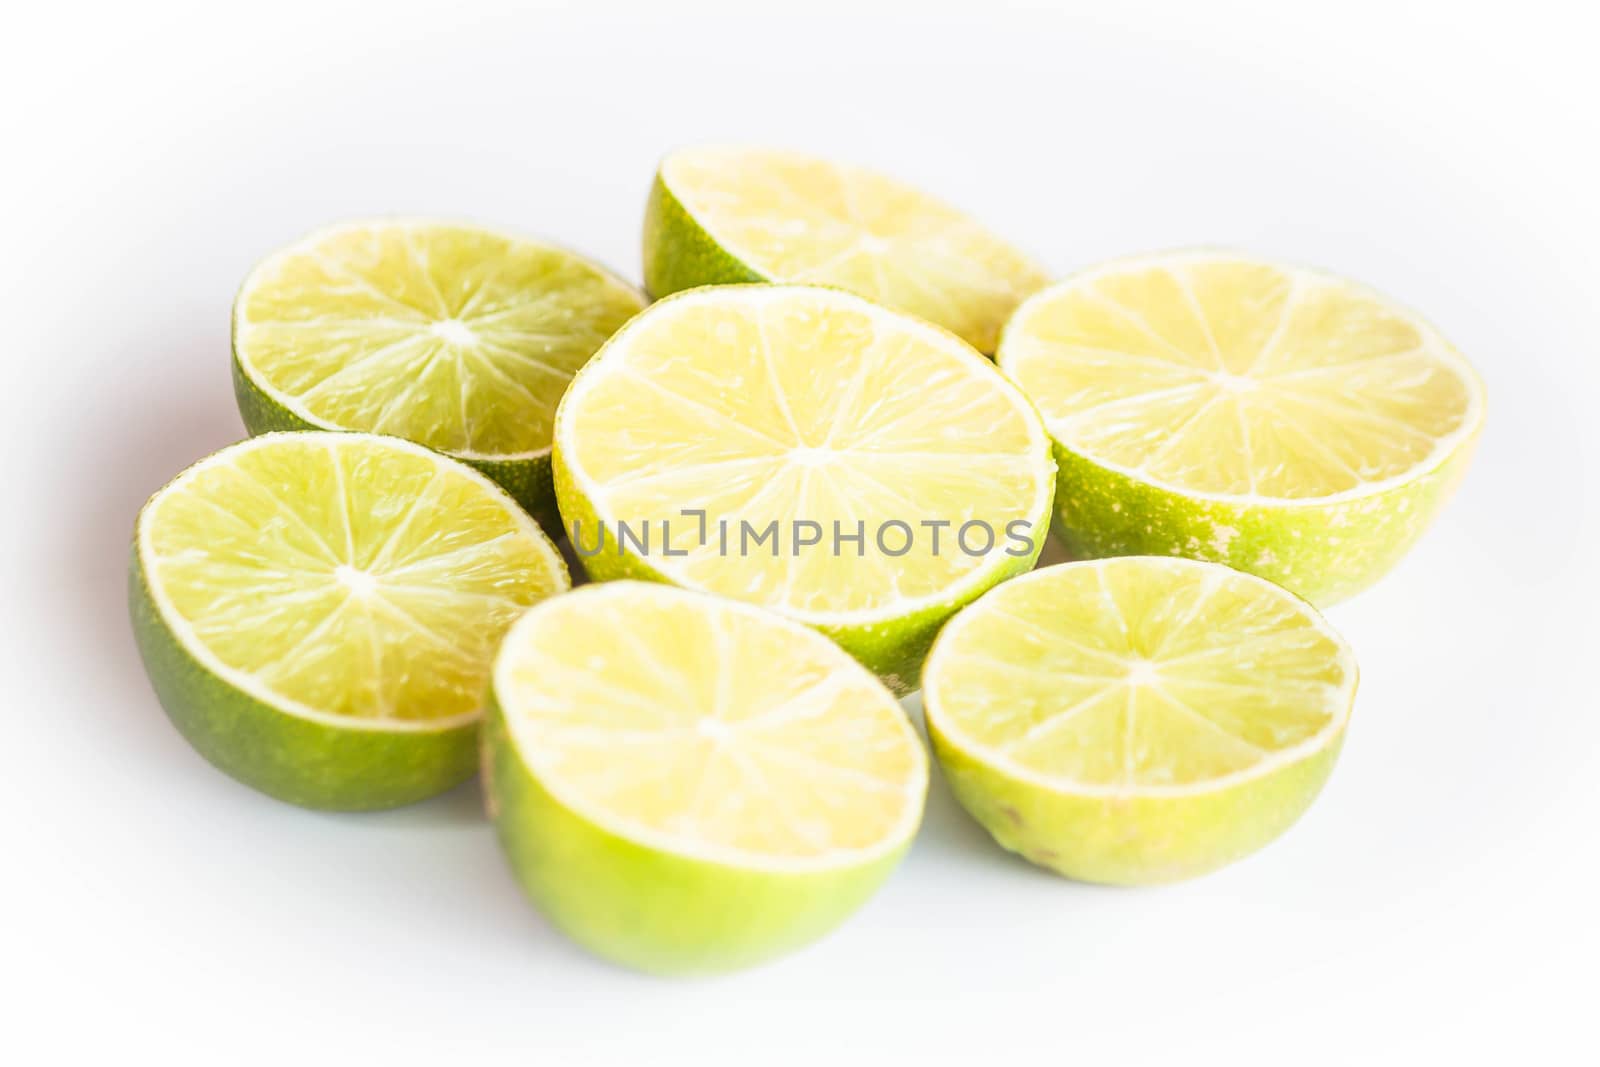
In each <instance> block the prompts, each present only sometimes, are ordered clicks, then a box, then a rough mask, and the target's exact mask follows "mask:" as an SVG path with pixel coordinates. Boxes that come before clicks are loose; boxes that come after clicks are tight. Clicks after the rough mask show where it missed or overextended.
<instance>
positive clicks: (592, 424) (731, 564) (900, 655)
mask: <svg viewBox="0 0 1600 1067" xmlns="http://www.w3.org/2000/svg"><path fill="white" fill-rule="evenodd" d="M1054 474H1055V472H1054V466H1053V464H1052V462H1051V459H1050V442H1049V438H1048V437H1047V436H1046V435H1045V432H1044V427H1043V426H1042V425H1041V424H1040V422H1039V417H1038V415H1037V414H1035V412H1034V410H1033V408H1032V406H1031V405H1030V404H1029V403H1028V401H1027V400H1026V398H1024V397H1023V396H1022V394H1021V393H1019V392H1018V391H1017V390H1016V388H1015V387H1014V386H1013V385H1012V384H1011V383H1009V382H1007V381H1006V380H1005V379H1004V378H1003V377H1002V376H1001V375H1000V374H999V373H998V372H997V371H996V370H995V368H994V365H993V364H992V363H990V362H989V361H988V360H986V359H984V358H983V357H982V356H980V355H978V353H977V352H975V351H974V350H973V349H972V348H971V347H970V346H968V345H966V344H965V343H963V342H962V341H961V340H960V339H958V338H956V337H954V336H953V335H951V334H948V333H946V332H944V331H943V330H940V329H938V328H936V327H933V326H930V325H928V324H926V323H924V322H922V321H921V320H919V319H915V318H912V317H910V316H908V315H902V314H900V313H899V312H895V311H891V310H889V309H887V308H883V307H879V306H878V305H876V304H872V303H869V302H868V301H866V300H863V299H861V298H860V297H856V296H852V295H850V294H848V293H844V292H840V291H838V290H835V289H819V288H812V287H807V286H774V285H739V286H723V287H712V288H706V289H697V290H694V291H692V292H687V293H682V294H679V295H677V296H673V297H669V298H667V299H665V300H662V301H660V302H659V303H656V304H654V305H652V306H651V307H650V308H649V310H647V311H645V312H644V313H643V314H641V315H640V316H638V317H637V318H636V319H634V320H633V321H632V322H631V323H630V324H629V325H628V326H626V327H624V328H623V329H622V330H621V331H619V332H618V333H617V335H616V336H615V337H613V338H612V339H611V341H610V342H609V343H608V344H607V345H606V346H605V348H604V349H602V350H601V352H600V354H599V355H598V356H596V357H595V358H594V360H593V361H592V362H590V364H589V365H588V366H587V367H585V368H584V369H583V371H582V372H581V373H580V374H579V375H578V377H577V379H576V381H574V383H573V386H572V389H571V390H570V391H569V392H568V394H567V396H566V399H564V400H563V401H562V404H561V409H560V411H559V412H557V414H556V453H555V479H556V492H557V495H558V497H559V499H560V502H561V511H562V516H563V518H564V519H565V520H566V523H567V527H568V529H567V532H568V534H569V535H570V536H572V538H573V541H574V544H575V546H576V547H577V550H578V552H579V553H580V555H583V556H585V557H586V558H585V559H584V566H585V568H586V569H587V570H588V571H589V573H590V574H591V575H593V576H594V577H596V578H601V579H607V578H618V577H637V578H649V579H655V580H659V581H667V582H671V583H673V584H676V585H681V586H684V587H686V588H691V589H701V590H705V591H707V592H712V593H719V594H721V595H723V596H729V597H734V598H737V599H740V600H745V601H748V602H750V603H754V604H759V605H761V606H763V607H768V608H771V609H773V610H775V611H779V612H781V613H783V614H785V615H787V616H789V617H791V618H794V619H798V620H799V621H801V622H805V623H808V624H810V625H812V626H816V627H818V628H820V629H822V630H823V631H824V632H826V633H828V634H829V635H831V636H833V637H834V638H836V639H837V640H838V641H839V642H840V643H841V644H842V645H844V647H845V648H846V649H848V650H849V651H850V652H852V653H854V654H855V655H856V656H857V657H858V658H859V659H860V660H861V661H862V662H863V663H865V664H867V665H868V666H869V667H871V668H872V669H873V670H874V671H875V672H877V673H878V674H879V675H880V676H882V677H883V678H884V679H885V680H886V681H887V682H888V683H889V684H890V685H891V687H892V688H895V689H896V690H905V689H909V688H913V687H914V686H915V685H916V679H917V673H918V671H919V670H920V667H921V662H922V657H923V655H924V654H925V653H926V651H927V647H928V643H929V642H930V641H931V640H932V638H933V634H934V631H936V630H937V629H938V627H939V625H940V624H941V623H943V622H944V620H945V619H947V618H949V616H950V615H951V614H952V613H953V612H954V611H955V610H956V609H957V608H958V607H960V605H962V604H964V603H966V602H968V601H970V600H972V599H973V598H974V597H976V596H978V595H979V594H980V593H982V592H983V591H984V590H985V589H987V588H989V587H990V586H991V585H994V584H995V583H996V582H998V581H1000V580H1001V579H1003V578H1005V577H1007V576H1009V575H1012V574H1017V573H1020V572H1022V571H1025V570H1027V569H1028V568H1029V567H1031V566H1032V565H1033V561H1034V560H1035V559H1036V558H1037V557H1038V553H1039V549H1040V548H1041V547H1042V546H1043V539H1044V533H1045V528H1046V526H1047V524H1048V516H1049V511H1050V496H1051V493H1052V492H1053V489H1054ZM625 531H626V532H625ZM630 534H631V535H632V536H631V537H630V536H629V535H630ZM641 535H642V537H641Z"/></svg>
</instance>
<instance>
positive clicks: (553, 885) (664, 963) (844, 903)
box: [483, 693, 910, 975]
mask: <svg viewBox="0 0 1600 1067" xmlns="http://www.w3.org/2000/svg"><path fill="white" fill-rule="evenodd" d="M483 745H484V755H483V768H484V775H483V783H484V792H485V797H486V802H487V806H488V809H489V814H490V817H491V818H492V819H493V820H494V825H495V831H496V834H497V835H498V837H499V840H500V844H501V846H502V847H503V848H504V850H505V853H506V856H507V857H508V859H509V860H510V863H511V867H512V870H513V871H514V873H515V874H516V877H517V880H518V881H519V882H520V883H521V885H522V888H523V890H524V892H526V894H527V896H528V897H529V899H530V900H532V901H533V903H534V905H535V906H536V907H537V908H538V909H539V910H540V912H541V913H543V914H544V916H545V917H546V918H547V919H549V921H550V922H551V924H552V925H554V926H555V927H556V928H557V929H558V930H560V931H561V932H562V933H564V934H565V935H567V936H568V937H570V938H571V939H572V940H573V941H575V942H577V943H578V944H579V945H581V946H583V947H584V948H585V949H587V950H588V951H590V952H592V953H594V954H595V955H597V956H599V957H601V958H603V959H606V960H610V961H611V962H613V963H618V964H621V965H623V966H625V967H631V968H634V969H636V970H640V971H645V972H648V973H652V974H661V975H681V974H708V973H719V972H724V971H730V970H735V969H738V968H742V967H749V966H752V965H754V964H757V963H761V962H763V961H766V960H769V959H772V958H774V957H776V956H780V955H783V954H785V953H787V952H791V951H793V950H795V949H797V948H800V947H801V946H803V945H806V944H809V943H811V942H813V941H816V940H817V939H819V938H821V937H822V936H824V935H825V934H827V933H829V932H830V931H832V930H833V929H834V928H835V927H837V926H838V925H839V924H840V923H842V922H843V921H844V920H845V919H846V918H847V917H848V916H849V915H850V914H851V913H852V912H854V911H855V910H856V909H857V908H859V907H860V906H861V905H862V904H863V903H865V902H866V900H867V898H868V897H870V896H872V894H873V893H874V892H875V891H876V890H877V889H878V887H879V886H880V885H882V884H883V882H884V880H885V879H887V878H888V876H889V874H890V872H892V871H893V870H894V868H895V866H896V865H897V864H898V863H899V862H900V859H901V857H902V856H903V855H904V854H905V852H906V849H907V848H909V847H910V841H909V840H907V841H906V842H905V843H904V844H902V845H901V846H899V847H898V848H897V849H894V850H892V851H890V852H887V853H885V854H884V855H882V856H878V857H874V858H872V859H871V860H868V861H867V862H864V863H860V864H856V865H853V866H849V867H838V868H833V869H822V870H814V871H793V870H789V871H785V870H759V869H753V868H742V867H733V866H729V865H727V864H723V863H717V862H713V861H709V860H703V859H695V858H691V857H688V856H683V855H676V854H673V853H670V852H665V851H663V850H661V849H656V848H651V847H648V846H646V845H642V844H639V843H638V842H635V841H631V840H629V839H627V838H625V837H622V836H620V835H618V834H615V833H612V832H611V831H608V830H606V829H604V828H602V827H600V826H597V825H595V824H594V823H593V822H591V821H588V820H586V819H584V818H582V817H581V816H579V815H578V814H576V813H575V812H573V811H572V810H571V809H570V808H569V807H567V806H566V805H564V804H562V803H561V802H560V801H559V800H557V799H556V798H555V797H554V796H553V795H551V793H550V792H549V791H548V790H547V789H546V788H545V787H544V786H543V785H541V784H540V782H539V781H538V780H537V779H536V778H535V777H534V776H533V775H532V774H531V773H530V772H529V770H528V767H527V765H526V764H525V763H524V762H523V759H522V757H521V755H520V754H519V753H518V751H517V748H516V743H515V742H514V741H513V740H512V739H511V737H510V733H509V731H508V730H507V728H506V723H505V718H504V715H503V713H502V712H501V710H500V705H499V702H498V699H497V698H496V696H495V695H494V694H493V693H491V694H490V698H489V707H488V711H487V714H486V716H485V719H484V730H483Z"/></svg>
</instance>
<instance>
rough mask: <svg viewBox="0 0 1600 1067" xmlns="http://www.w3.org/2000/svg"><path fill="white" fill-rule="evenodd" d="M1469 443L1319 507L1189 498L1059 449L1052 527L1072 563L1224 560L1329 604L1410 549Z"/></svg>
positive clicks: (1463, 465)
mask: <svg viewBox="0 0 1600 1067" xmlns="http://www.w3.org/2000/svg"><path fill="white" fill-rule="evenodd" d="M1474 444H1475V439H1473V440H1468V441H1465V442H1463V443H1462V444H1461V445H1460V446H1459V447H1457V448H1456V449H1455V450H1454V451H1453V452H1452V453H1451V454H1450V455H1449V456H1448V457H1447V458H1446V459H1445V460H1444V462H1442V463H1441V464H1440V465H1439V466H1437V467H1435V468H1434V469H1433V470H1431V471H1429V472H1427V473H1426V474H1424V475H1422V476H1421V477H1418V478H1416V479H1413V480H1411V481H1409V482H1406V483H1404V484H1401V485H1397V486H1394V487H1392V488H1390V489H1386V490H1383V491H1381V492H1377V493H1371V494H1366V495H1360V496H1352V497H1349V498H1345V499H1338V498H1335V499H1332V500H1330V501H1327V502H1317V503H1300V504H1296V503H1283V502H1273V501H1233V500H1227V499H1209V498H1206V497H1203V496H1190V495H1186V494H1183V493H1180V492H1177V491H1175V490H1172V489H1167V488H1164V487H1162V486H1158V485H1154V484H1152V483H1150V482H1146V481H1143V480H1141V479H1139V478H1136V477H1133V476H1130V475H1128V474H1125V473H1122V472H1120V471H1116V470H1112V469H1110V468H1108V467H1105V466H1103V465H1101V464H1099V463H1096V462H1095V461H1093V460H1091V459H1089V458H1087V457H1085V456H1082V455H1080V454H1078V453H1076V452H1073V451H1072V450H1071V449H1069V448H1067V447H1066V446H1064V445H1062V444H1061V443H1060V442H1059V441H1057V442H1056V443H1055V449H1054V451H1055V459H1056V494H1055V515H1054V528H1055V532H1056V536H1057V537H1058V538H1059V539H1060V540H1061V543H1062V546H1063V547H1064V548H1065V549H1066V551H1067V553H1068V555H1069V556H1071V557H1072V558H1073V559H1101V558H1104V557H1107V556H1181V557H1185V558H1189V559H1200V560H1208V561H1210V562H1213V563H1225V564H1227V565H1228V566H1230V567H1233V568H1234V569H1235V570H1241V571H1244V572H1246V573H1248V574H1254V575H1258V576H1259V577H1262V578H1265V579H1267V580H1268V581H1271V582H1274V583H1276V584H1278V585H1281V586H1283V587H1284V588H1285V589H1288V590H1289V591H1290V592H1292V593H1295V594H1297V595H1299V596H1300V597H1303V598H1304V599H1306V600H1309V601H1310V602H1311V603H1313V604H1315V605H1317V606H1319V607H1326V606H1328V605H1330V604H1334V603H1337V602H1338V601H1341V600H1344V599H1346V598H1348V597H1351V596H1354V595H1355V594H1356V593H1359V592H1361V591H1362V590H1363V589H1366V588H1367V587H1368V586H1370V585H1372V584H1373V583H1375V582H1376V581H1378V579H1380V578H1382V577H1383V576H1384V575H1385V574H1387V573H1388V572H1389V570H1390V569H1391V568H1392V567H1394V565H1395V564H1396V563H1398V562H1399V561H1400V559H1401V558H1402V557H1403V556H1405V554H1406V553H1407V552H1408V551H1410V549H1411V547H1412V546H1413V545H1414V544H1416V542H1417V540H1418V539H1419V538H1421V536H1422V535H1423V533H1424V532H1425V531H1426V530H1427V528H1428V524H1429V523H1430V522H1431V521H1432V519H1433V517H1434V515H1435V514H1437V513H1438V511H1439V509H1440V508H1441V507H1442V506H1443V505H1444V503H1445V501H1446V500H1447V499H1448V498H1449V496H1450V494H1451V493H1452V492H1454V490H1455V488H1456V487H1457V486H1458V485H1459V484H1460V483H1461V479H1462V478H1463V477H1464V476H1465V474H1466V471H1467V467H1468V465H1469V464H1470V462H1471V459H1472V453H1473V448H1474Z"/></svg>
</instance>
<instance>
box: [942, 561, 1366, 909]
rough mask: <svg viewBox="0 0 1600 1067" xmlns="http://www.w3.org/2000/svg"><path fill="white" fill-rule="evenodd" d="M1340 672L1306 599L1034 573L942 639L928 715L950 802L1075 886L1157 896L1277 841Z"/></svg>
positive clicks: (1337, 719) (1155, 564) (1246, 587)
mask: <svg viewBox="0 0 1600 1067" xmlns="http://www.w3.org/2000/svg"><path fill="white" fill-rule="evenodd" d="M1356 682H1357V671H1356V664H1355V659H1354V656H1353V655H1352V654H1351V652H1350V649H1349V648H1348V646H1347V645H1346V644H1345V643H1344V641H1343V640H1342V639H1341V638H1340V637H1339V635H1338V634H1337V633H1335V632H1334V630H1333V629H1332V628H1331V627H1330V626H1328V624H1327V623H1326V622H1325V621H1324V620H1323V619H1322V618H1321V617H1320V616H1318V615H1317V613H1316V612H1315V610H1314V609H1312V608H1311V607H1310V606H1309V605H1308V604H1306V603H1305V602H1304V601H1302V600H1300V599H1298V598H1297V597H1294V596H1292V595H1290V594H1289V593H1287V592H1285V591H1284V590H1282V589H1280V588H1278V587H1277V586H1274V585H1272V584H1271V583H1269V582H1266V581H1264V580H1262V579H1259V578H1255V577H1252V576H1250V575H1245V574H1242V573H1240V572H1238V571H1234V570H1231V569H1229V568H1227V567H1223V566H1220V565H1217V564H1211V563H1202V562H1196V561H1192V560H1184V559H1168V558H1158V557H1125V558H1121V559H1110V560H1100V561H1091V562H1084V563H1071V564H1062V565H1059V566H1054V567H1046V568H1044V569H1042V570H1039V571H1035V572H1034V573H1032V574H1029V575H1026V576H1024V577H1022V578H1018V579H1016V580H1014V581H1012V582H1008V583H1006V584H1005V585H1003V586H1001V587H999V588H997V589H995V590H992V591H991V592H990V593H988V594H987V595H985V596H984V597H983V598H982V599H981V600H979V601H978V603H976V604H974V605H973V606H972V607H971V608H969V609H968V610H967V611H965V612H963V613H962V614H961V615H960V616H958V617H957V618H956V619H955V620H954V621H953V622H952V623H951V624H950V625H949V626H948V627H946V629H945V630H944V632H943V633H942V634H941V635H940V637H939V640H938V642H937V644H936V645H935V647H934V651H933V653H932V655H931V656H930V657H929V660H928V670H927V674H926V678H925V687H926V691H925V694H924V706H925V709H926V713H927V721H928V730H929V734H930V736H932V737H933V740H934V746H935V751H936V752H937V753H938V754H939V757H940V760H941V762H942V763H943V764H944V766H945V768H946V770H947V772H948V776H949V778H950V781H951V785H952V787H953V788H954V789H955V792H956V795H957V797H958V798H959V799H960V800H961V802H962V804H963V805H964V806H965V807H966V808H967V809H968V810H969V811H970V812H972V814H973V815H974V816H975V817H976V818H977V819H978V820H979V821H980V822H982V823H983V824H984V826H985V827H987V828H988V829H989V831H990V832H991V833H992V834H993V835H994V836H995V837H996V839H997V840H998V841H999V842H1000V843H1001V844H1002V845H1004V846H1005V847H1006V848H1008V849H1011V850H1012V851H1015V852H1019V853H1021V854H1022V855H1024V856H1025V857H1027V858H1028V859H1030V860H1032V861H1033V862H1035V863H1038V864H1040V865H1042V866H1046V867H1050V868H1052V869H1054V870H1057V871H1059V872H1061V873H1063V874H1066V875H1069V876H1071V877H1074V878H1081V879H1085V880H1089V881H1100V882H1111V883H1126V884H1137V883H1143V882H1157V881H1170V880H1173V879H1178V878H1185V877H1190V876H1192V875H1195V874H1200V873H1204V872H1205V871H1208V870H1212V869H1215V868H1217V867H1220V866H1222V865H1224V864H1226V863H1229V862H1231V861H1233V860H1235V859H1238V858H1240V857H1241V856H1244V855H1246V854H1248V853H1249V852H1251V851H1254V850H1255V849H1256V848H1259V847H1260V846H1261V845H1263V844H1265V843H1266V842H1268V841H1270V840H1271V839H1272V838H1273V837H1276V836H1277V835H1278V834H1279V833H1281V832H1282V831H1283V830H1284V829H1285V828H1287V827H1288V826H1289V824H1290V823H1292V822H1293V821H1294V820H1295V819H1296V818H1298V816H1299V815H1300V813H1301V812H1302V811H1304V810H1305V808H1306V807H1307V806H1308V805H1309V804H1310V803H1311V801H1312V799H1313V798H1314V797H1315V795H1316V793H1317V791H1318V790H1319V789H1320V788H1321V785H1322V783H1323V781H1324V780H1325V779H1326V777H1327V775H1328V773H1329V771H1330V770H1331V769H1332V765H1333V760H1334V758H1335V756H1336V755H1337V752H1338V748H1339V745H1340V742H1341V741H1342V739H1343V737H1344V731H1345V725H1346V722H1347V720H1348V717H1349V713H1350V707H1351V703H1352V701H1353V700H1354V697H1355V690H1356Z"/></svg>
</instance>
